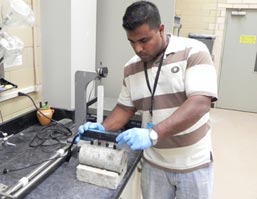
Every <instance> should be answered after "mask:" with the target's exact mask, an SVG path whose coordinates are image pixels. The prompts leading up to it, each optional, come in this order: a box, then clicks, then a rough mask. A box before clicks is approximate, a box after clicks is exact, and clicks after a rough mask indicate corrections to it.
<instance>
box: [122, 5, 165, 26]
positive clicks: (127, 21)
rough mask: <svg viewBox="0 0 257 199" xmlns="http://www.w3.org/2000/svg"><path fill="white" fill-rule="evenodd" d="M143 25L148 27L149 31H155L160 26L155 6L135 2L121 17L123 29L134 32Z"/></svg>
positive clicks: (158, 14)
mask: <svg viewBox="0 0 257 199" xmlns="http://www.w3.org/2000/svg"><path fill="white" fill-rule="evenodd" d="M143 24H147V25H149V27H150V28H151V29H157V28H158V27H159V25H160V24H161V17H160V13H159V10H158V8H157V7H156V5H154V4H153V3H151V2H149V1H137V2H135V3H133V4H131V5H130V6H129V7H127V9H126V12H125V14H124V16H123V24H122V26H123V28H124V29H125V30H130V31H131V30H135V29H136V28H137V27H138V26H141V25H143Z"/></svg>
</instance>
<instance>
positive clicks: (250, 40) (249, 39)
mask: <svg viewBox="0 0 257 199" xmlns="http://www.w3.org/2000/svg"><path fill="white" fill-rule="evenodd" d="M255 43H256V36H255V35H240V44H255Z"/></svg>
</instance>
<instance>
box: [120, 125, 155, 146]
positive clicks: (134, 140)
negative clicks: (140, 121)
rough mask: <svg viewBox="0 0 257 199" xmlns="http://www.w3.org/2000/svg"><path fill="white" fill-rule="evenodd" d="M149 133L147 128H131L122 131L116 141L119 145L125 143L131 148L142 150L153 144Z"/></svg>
mask: <svg viewBox="0 0 257 199" xmlns="http://www.w3.org/2000/svg"><path fill="white" fill-rule="evenodd" d="M149 133H150V130H149V129H144V128H132V129H129V130H126V131H124V132H122V133H121V134H120V135H119V136H118V137H117V138H116V141H117V142H118V144H119V145H123V144H127V145H128V146H129V147H130V149H131V150H143V149H147V148H150V147H151V146H152V145H153V144H152V141H151V140H150V137H149Z"/></svg>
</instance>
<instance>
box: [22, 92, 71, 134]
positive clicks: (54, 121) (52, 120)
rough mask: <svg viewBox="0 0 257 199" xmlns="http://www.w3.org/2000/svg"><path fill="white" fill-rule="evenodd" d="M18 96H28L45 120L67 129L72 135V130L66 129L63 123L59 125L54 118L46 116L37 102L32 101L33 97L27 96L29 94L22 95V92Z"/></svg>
mask: <svg viewBox="0 0 257 199" xmlns="http://www.w3.org/2000/svg"><path fill="white" fill-rule="evenodd" d="M18 95H19V96H26V97H28V98H29V99H30V100H31V101H32V103H33V105H34V107H35V108H36V110H37V111H38V112H39V113H40V114H42V115H43V116H44V117H45V118H47V119H49V120H50V121H51V122H53V123H55V124H57V125H59V126H61V127H63V128H65V129H66V130H68V131H69V132H70V133H71V134H72V132H71V130H70V129H69V128H68V127H66V126H65V125H63V124H62V123H59V122H58V121H56V120H54V119H52V118H49V117H48V116H47V115H45V114H44V113H42V111H41V110H40V109H39V108H38V107H37V105H36V103H35V101H34V100H33V99H32V97H30V96H29V95H27V94H25V93H22V92H18Z"/></svg>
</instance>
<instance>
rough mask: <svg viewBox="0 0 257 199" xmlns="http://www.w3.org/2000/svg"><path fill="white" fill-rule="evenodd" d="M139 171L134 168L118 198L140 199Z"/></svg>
mask: <svg viewBox="0 0 257 199" xmlns="http://www.w3.org/2000/svg"><path fill="white" fill-rule="evenodd" d="M140 177H141V173H139V172H138V169H137V168H135V170H134V172H133V174H132V175H131V177H130V179H129V181H128V183H127V185H126V187H125V188H124V190H123V192H122V193H121V196H120V198H119V199H141V198H142V196H141V185H140Z"/></svg>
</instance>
